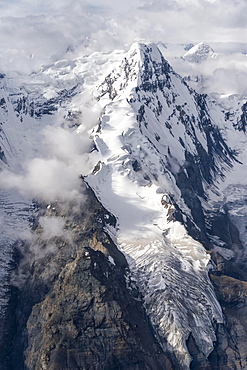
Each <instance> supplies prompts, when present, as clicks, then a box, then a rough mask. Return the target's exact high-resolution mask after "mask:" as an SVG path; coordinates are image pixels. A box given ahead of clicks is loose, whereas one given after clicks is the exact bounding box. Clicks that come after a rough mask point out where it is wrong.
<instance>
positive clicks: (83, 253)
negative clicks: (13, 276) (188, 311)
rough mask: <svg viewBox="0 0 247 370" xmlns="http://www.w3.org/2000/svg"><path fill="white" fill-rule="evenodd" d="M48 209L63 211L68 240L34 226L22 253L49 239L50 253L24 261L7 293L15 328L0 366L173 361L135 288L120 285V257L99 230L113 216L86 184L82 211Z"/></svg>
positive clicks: (153, 365)
mask: <svg viewBox="0 0 247 370" xmlns="http://www.w3.org/2000/svg"><path fill="white" fill-rule="evenodd" d="M84 206H85V204H84ZM49 212H50V211H49V210H48V211H46V213H45V214H46V216H47V217H49ZM53 212H55V213H56V216H62V217H64V218H65V220H66V226H65V227H66V231H67V232H68V231H70V232H71V235H70V241H68V240H66V238H63V237H60V238H59V237H56V238H54V239H53V240H44V238H43V236H42V231H41V230H40V229H39V228H37V229H36V234H38V235H37V239H36V242H35V245H33V246H30V248H29V253H30V255H31V251H32V250H34V248H35V249H40V248H43V249H44V248H49V244H50V243H52V244H53V245H54V246H55V253H48V254H47V255H45V256H41V257H40V258H38V259H34V260H33V261H32V263H31V265H29V263H28V261H26V264H25V269H29V275H28V280H27V281H26V282H25V284H24V285H23V286H21V287H20V288H19V289H18V290H15V291H14V295H13V297H12V302H13V305H12V310H10V312H9V315H10V316H11V320H12V321H14V322H15V328H13V332H12V338H9V343H7V347H6V348H7V354H6V353H5V358H4V359H3V362H2V363H3V364H5V365H4V367H3V368H2V369H4V370H10V369H11V370H17V369H23V368H25V369H29V370H35V369H36V370H40V369H50V370H55V369H56V370H63V369H64V370H72V369H92V370H93V369H102V368H105V369H124V370H125V369H140V370H142V369H160V370H161V369H173V366H172V364H171V361H170V360H169V358H168V357H167V356H166V355H165V354H164V353H163V351H162V350H161V348H160V346H159V344H158V342H157V340H156V338H155V336H154V333H153V329H152V326H151V324H150V322H149V319H148V317H147V316H146V314H145V311H144V308H143V306H142V299H141V296H140V295H139V294H138V291H137V290H136V288H134V287H133V295H132V294H131V291H130V290H128V289H127V286H126V280H125V274H126V272H127V268H128V265H127V262H126V260H125V257H124V256H123V255H122V253H120V252H119V251H118V249H117V248H116V246H115V245H114V243H113V242H112V240H111V239H110V238H109V237H108V236H107V234H106V233H105V232H104V231H103V222H102V220H103V219H104V218H105V216H106V215H107V218H106V219H107V222H114V219H113V217H112V216H111V215H110V214H109V213H107V211H106V210H104V209H103V207H102V206H101V205H100V204H99V202H98V201H97V200H96V198H95V197H94V195H93V194H92V192H90V191H89V190H88V199H87V204H86V214H85V213H84V212H83V211H81V213H76V214H74V215H73V214H71V213H70V214H68V213H67V212H64V207H61V208H60V206H59V204H56V209H55V211H53ZM27 252H28V251H27ZM29 257H30V256H29ZM25 258H27V255H26V256H25ZM27 260H28V258H27ZM20 268H24V264H23V263H22V266H21V263H20V264H19V269H20ZM10 347H11V350H10Z"/></svg>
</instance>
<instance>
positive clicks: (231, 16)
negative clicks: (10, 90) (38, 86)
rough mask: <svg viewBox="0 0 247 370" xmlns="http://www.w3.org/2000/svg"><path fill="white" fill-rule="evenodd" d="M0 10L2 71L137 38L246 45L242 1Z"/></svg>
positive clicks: (25, 4) (20, 5) (14, 5)
mask: <svg viewBox="0 0 247 370" xmlns="http://www.w3.org/2000/svg"><path fill="white" fill-rule="evenodd" d="M0 9H1V18H0V32H1V36H2V37H1V45H0V51H1V55H2V56H1V58H0V62H1V63H0V67H1V68H2V69H7V68H27V67H29V68H34V67H36V66H37V65H39V64H40V63H49V62H50V61H52V60H53V61H54V60H57V59H59V58H64V57H66V50H67V49H68V48H70V49H72V50H75V51H77V52H79V53H80V54H87V53H90V52H92V51H94V50H102V51H109V50H112V49H113V48H128V47H129V45H130V44H131V43H132V42H134V41H135V40H138V39H142V40H144V41H154V42H158V41H162V42H186V43H187V42H192V43H197V42H200V41H202V40H204V41H206V42H209V43H210V42H232V43H235V42H238V43H244V44H246V36H245V35H246V31H245V30H246V22H247V18H246V16H245V15H246V13H247V2H246V1H245V0H224V1H222V0H215V1H213V0H183V1H182V0H169V1H165V2H164V1H161V0H153V1H151V0H142V1H141V0H139V1H135V2H134V3H128V2H122V1H120V0H115V1H113V0H107V1H104V2H103V3H102V2H101V1H99V0H92V1H91V0H90V1H76V0H70V1H64V0H59V1H57V2H50V1H47V0H44V1H43V2H40V1H32V2H31V1H27V0H26V1H24V0H21V1H13V2H11V3H10V2H9V1H8V2H7V0H5V1H2V3H1V4H0ZM77 54H78V53H77ZM30 56H32V58H30ZM7 60H8V63H7Z"/></svg>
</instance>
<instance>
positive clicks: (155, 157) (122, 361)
mask: <svg viewBox="0 0 247 370" xmlns="http://www.w3.org/2000/svg"><path fill="white" fill-rule="evenodd" d="M162 51H163V53H162V52H161V51H160V50H159V48H158V46H157V45H156V44H153V43H150V44H142V43H134V44H133V45H132V47H131V48H130V50H129V51H128V52H123V51H120V50H116V51H114V52H112V53H111V54H103V53H93V54H92V55H89V56H86V57H83V58H77V59H74V60H62V61H59V62H56V63H54V64H52V65H49V66H43V67H41V68H40V69H39V70H37V71H35V72H33V73H32V74H30V75H24V74H21V75H20V74H17V73H12V74H10V73H9V75H4V74H2V75H1V91H0V94H1V96H0V122H1V126H0V166H1V180H0V184H1V195H0V202H1V205H2V211H1V214H0V225H1V227H2V230H3V232H2V235H1V237H0V238H1V239H0V240H1V257H0V258H1V259H0V276H1V279H2V281H3V284H2V286H1V288H0V309H1V313H2V317H3V320H2V323H1V324H0V338H1V348H2V350H1V351H0V352H1V355H0V363H2V369H3V370H10V369H13V370H16V369H31V370H32V369H37V370H38V369H53V370H55V369H57V370H62V369H64V370H65V369H71V370H72V369H73V370H74V369H140V370H141V369H152V370H156V369H168V370H169V369H176V370H180V369H181V370H187V369H197V370H198V369H212V370H214V369H219V370H227V369H245V368H246V367H247V360H246V354H245V353H246V343H247V326H246V322H245V320H244V318H245V316H246V314H247V312H246V302H247V301H246V300H247V282H246V281H247V269H246V263H247V261H246V248H245V247H246V241H245V240H246V228H247V222H246V217H245V215H246V207H247V203H246V196H247V187H246V176H245V171H246V165H247V164H246V155H245V154H246V153H245V150H246V124H247V102H246V97H245V96H244V95H241V96H239V95H237V94H234V95H224V94H216V93H212V94H205V93H202V92H201V85H200V89H198V91H196V90H195V89H194V88H195V81H196V79H195V76H186V77H181V76H180V75H179V74H178V73H177V72H176V71H175V70H174V69H173V67H172V66H171V65H170V64H169V63H168V61H167V60H166V59H165V47H164V48H163V50H162ZM163 54H164V55H163ZM216 57H217V54H216V53H214V51H213V50H212V49H211V48H210V47H209V46H208V45H206V44H205V43H200V44H199V45H196V46H194V47H192V48H191V49H190V50H189V51H187V52H186V53H185V55H184V56H183V58H181V63H185V62H188V63H203V62H204V61H205V60H206V59H207V58H216ZM198 80H200V76H198ZM200 82H201V80H200Z"/></svg>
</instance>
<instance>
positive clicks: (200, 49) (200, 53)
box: [183, 42, 217, 63]
mask: <svg viewBox="0 0 247 370" xmlns="http://www.w3.org/2000/svg"><path fill="white" fill-rule="evenodd" d="M216 57H217V54H216V53H215V52H214V50H213V49H212V48H211V46H210V45H208V44H206V43H205V42H200V43H199V44H197V45H194V46H192V48H190V49H189V50H188V51H187V52H186V53H185V54H184V56H183V58H184V59H185V60H187V61H188V62H191V63H202V62H205V61H206V60H207V59H208V58H216Z"/></svg>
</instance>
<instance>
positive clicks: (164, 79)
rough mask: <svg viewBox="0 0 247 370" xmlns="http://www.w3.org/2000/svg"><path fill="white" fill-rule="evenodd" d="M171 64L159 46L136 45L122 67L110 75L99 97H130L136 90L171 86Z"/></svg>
mask: <svg viewBox="0 0 247 370" xmlns="http://www.w3.org/2000/svg"><path fill="white" fill-rule="evenodd" d="M171 72H173V69H172V67H171V66H170V64H169V63H168V62H167V61H166V60H165V58H164V57H163V55H162V53H161V51H160V50H159V48H158V47H157V45H155V44H153V43H148V44H143V43H134V44H133V45H132V46H131V48H130V50H129V52H128V53H127V55H126V57H125V58H124V59H123V60H122V62H121V64H120V66H119V67H118V68H116V69H115V70H114V71H112V73H110V74H109V75H108V76H107V77H106V78H105V81H104V82H103V84H102V85H101V86H100V88H99V90H100V94H99V97H100V98H101V97H102V96H105V97H109V98H110V99H111V100H114V99H115V97H117V96H120V95H122V94H124V95H126V94H127V95H129V94H130V93H131V90H132V89H133V88H134V89H136V88H140V89H141V90H144V91H147V90H150V88H151V85H152V91H153V89H156V90H157V88H160V89H162V88H163V87H164V86H166V85H169V79H170V76H169V75H170V73H171Z"/></svg>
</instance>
